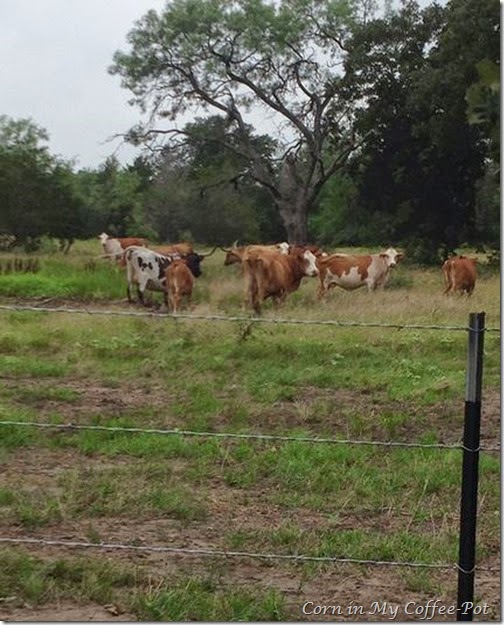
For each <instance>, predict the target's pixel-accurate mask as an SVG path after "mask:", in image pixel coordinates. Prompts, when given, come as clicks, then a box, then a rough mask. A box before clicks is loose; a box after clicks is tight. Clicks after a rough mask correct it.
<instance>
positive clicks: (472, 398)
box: [457, 312, 485, 621]
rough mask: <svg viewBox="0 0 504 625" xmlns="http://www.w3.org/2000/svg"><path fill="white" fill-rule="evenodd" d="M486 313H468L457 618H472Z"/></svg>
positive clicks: (466, 619)
mask: <svg viewBox="0 0 504 625" xmlns="http://www.w3.org/2000/svg"><path fill="white" fill-rule="evenodd" d="M484 334H485V313H484V312H481V313H470V315H469V333H468V355H467V377H466V397H465V412H464V443H463V445H464V452H463V459H462V491H461V498H460V537H459V565H458V569H459V573H458V596H457V621H472V619H473V610H474V566H475V558H476V515H477V503H478V463H479V446H480V425H481V384H482V378H483V339H484Z"/></svg>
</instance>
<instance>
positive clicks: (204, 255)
mask: <svg viewBox="0 0 504 625" xmlns="http://www.w3.org/2000/svg"><path fill="white" fill-rule="evenodd" d="M217 247H218V245H215V246H214V248H213V250H212V251H211V252H207V253H206V254H198V256H203V258H205V257H206V256H211V255H212V254H213V253H214V252H215V250H216V249H217Z"/></svg>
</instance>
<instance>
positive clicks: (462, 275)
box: [442, 256, 478, 295]
mask: <svg viewBox="0 0 504 625" xmlns="http://www.w3.org/2000/svg"><path fill="white" fill-rule="evenodd" d="M477 262H478V261H477V259H476V258H467V257H466V256H452V257H451V258H448V260H446V261H445V262H444V264H443V267H442V270H443V276H444V280H445V287H446V288H445V290H444V294H445V295H448V294H450V293H455V292H456V291H458V292H459V293H460V294H464V293H466V294H467V295H471V294H472V292H473V291H474V286H475V284H476V277H477V274H476V263H477Z"/></svg>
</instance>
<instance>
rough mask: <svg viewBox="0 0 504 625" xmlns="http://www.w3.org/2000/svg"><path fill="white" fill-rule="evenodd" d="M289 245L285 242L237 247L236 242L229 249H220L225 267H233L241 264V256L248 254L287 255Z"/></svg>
mask: <svg viewBox="0 0 504 625" xmlns="http://www.w3.org/2000/svg"><path fill="white" fill-rule="evenodd" d="M289 249H290V245H289V244H288V243H286V242H282V243H274V244H273V245H260V244H257V245H255V244H252V245H240V246H238V245H237V242H235V243H233V245H232V246H231V247H230V248H226V247H221V250H222V251H223V252H226V258H225V259H224V264H225V265H233V264H235V263H241V262H242V260H243V256H244V255H245V254H246V253H248V252H259V253H260V252H263V251H266V252H271V251H273V252H280V253H281V254H288V253H289Z"/></svg>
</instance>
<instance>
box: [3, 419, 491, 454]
mask: <svg viewBox="0 0 504 625" xmlns="http://www.w3.org/2000/svg"><path fill="white" fill-rule="evenodd" d="M2 425H4V426H16V427H18V426H19V427H36V428H49V429H57V430H62V431H65V432H69V431H72V430H86V431H101V432H111V433H114V432H115V433H125V434H126V433H127V434H135V433H138V434H160V435H168V436H173V435H178V436H187V437H191V436H193V437H201V438H219V439H241V440H247V439H249V440H263V441H272V442H273V441H281V442H296V443H313V444H316V443H325V444H335V445H365V446H370V447H397V448H401V447H404V448H416V449H459V450H465V451H473V452H476V451H485V452H500V448H499V447H478V449H467V448H466V447H465V446H464V445H462V444H461V443H409V442H406V441H372V440H359V439H357V440H352V439H343V438H320V437H317V438H314V437H309V436H285V435H281V434H245V433H234V432H197V431H193V430H180V429H172V430H169V429H157V428H136V427H123V426H108V425H82V424H74V423H41V422H36V421H0V426H2Z"/></svg>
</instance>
